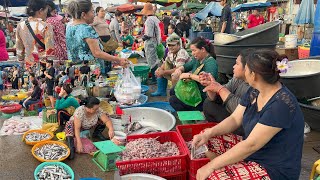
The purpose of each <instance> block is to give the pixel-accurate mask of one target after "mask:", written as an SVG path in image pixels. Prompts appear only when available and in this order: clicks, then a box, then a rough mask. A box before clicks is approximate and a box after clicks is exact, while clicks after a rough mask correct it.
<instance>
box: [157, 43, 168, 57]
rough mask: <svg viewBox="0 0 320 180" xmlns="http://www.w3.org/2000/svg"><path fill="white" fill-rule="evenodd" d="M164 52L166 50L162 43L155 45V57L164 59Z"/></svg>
mask: <svg viewBox="0 0 320 180" xmlns="http://www.w3.org/2000/svg"><path fill="white" fill-rule="evenodd" d="M165 51H166V48H165V47H164V46H163V44H162V43H160V44H158V45H157V55H158V58H159V59H160V60H162V59H163V58H164V55H165Z"/></svg>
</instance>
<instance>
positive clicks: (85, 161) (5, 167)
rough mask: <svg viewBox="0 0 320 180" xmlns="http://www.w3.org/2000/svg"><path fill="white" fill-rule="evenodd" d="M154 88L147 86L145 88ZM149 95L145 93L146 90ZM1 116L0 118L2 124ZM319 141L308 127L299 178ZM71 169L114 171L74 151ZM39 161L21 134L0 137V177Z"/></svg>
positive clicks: (86, 173) (108, 177)
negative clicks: (99, 165) (107, 169)
mask: <svg viewBox="0 0 320 180" xmlns="http://www.w3.org/2000/svg"><path fill="white" fill-rule="evenodd" d="M153 91H155V87H154V86H151V88H150V90H149V92H153ZM148 95H149V93H148ZM167 100H168V99H167V98H159V97H157V98H152V97H150V96H149V101H167ZM3 120H4V119H0V127H2V124H3ZM317 145H320V132H316V131H311V132H310V133H308V134H307V135H306V137H305V144H304V148H303V157H302V168H301V175H300V179H301V180H306V179H309V175H310V172H311V167H312V165H313V163H314V162H315V161H316V160H318V159H319V158H320V156H319V154H318V153H317V152H316V151H314V150H313V149H312V147H314V146H317ZM64 162H65V163H66V164H68V165H69V166H70V167H71V168H72V169H73V171H74V172H75V177H76V179H80V178H84V177H98V178H101V179H103V180H113V179H114V173H115V172H114V171H112V172H103V171H101V170H100V168H98V166H96V165H95V164H94V163H93V162H92V156H90V155H86V154H81V155H78V154H77V155H76V157H75V159H74V160H66V161H64ZM39 164H40V162H39V161H37V160H36V159H35V158H34V157H33V156H32V154H31V146H28V145H26V144H25V143H24V142H22V141H21V136H1V137H0V180H29V179H30V180H31V179H33V172H34V170H35V168H36V167H37V166H38V165H39Z"/></svg>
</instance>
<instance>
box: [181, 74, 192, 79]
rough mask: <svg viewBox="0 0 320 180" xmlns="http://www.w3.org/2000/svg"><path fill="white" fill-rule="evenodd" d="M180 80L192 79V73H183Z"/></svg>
mask: <svg viewBox="0 0 320 180" xmlns="http://www.w3.org/2000/svg"><path fill="white" fill-rule="evenodd" d="M179 78H180V79H191V73H182V74H181V75H180V77H179Z"/></svg>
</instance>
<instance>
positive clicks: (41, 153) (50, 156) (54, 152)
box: [34, 144, 68, 160]
mask: <svg viewBox="0 0 320 180" xmlns="http://www.w3.org/2000/svg"><path fill="white" fill-rule="evenodd" d="M34 153H35V154H36V156H38V157H40V158H43V159H45V160H59V159H62V158H64V157H66V156H67V155H68V149H66V148H65V147H63V146H60V145H58V144H46V145H43V146H42V147H39V148H36V149H35V151H34Z"/></svg>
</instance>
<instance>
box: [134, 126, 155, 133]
mask: <svg viewBox="0 0 320 180" xmlns="http://www.w3.org/2000/svg"><path fill="white" fill-rule="evenodd" d="M158 131H159V130H157V129H155V128H153V127H150V126H146V127H143V128H141V129H138V130H136V131H134V132H131V133H130V135H136V134H148V133H151V132H158Z"/></svg>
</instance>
